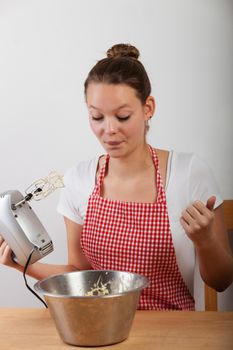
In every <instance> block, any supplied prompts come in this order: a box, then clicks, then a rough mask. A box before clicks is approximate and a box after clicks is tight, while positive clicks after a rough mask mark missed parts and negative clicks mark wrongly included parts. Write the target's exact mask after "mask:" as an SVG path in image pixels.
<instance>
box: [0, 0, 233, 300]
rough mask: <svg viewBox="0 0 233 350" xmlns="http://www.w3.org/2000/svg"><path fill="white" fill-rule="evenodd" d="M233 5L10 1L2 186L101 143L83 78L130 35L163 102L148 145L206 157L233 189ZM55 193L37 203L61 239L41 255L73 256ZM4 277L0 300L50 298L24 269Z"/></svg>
mask: <svg viewBox="0 0 233 350" xmlns="http://www.w3.org/2000/svg"><path fill="white" fill-rule="evenodd" d="M232 14H233V3H232V1H231V0H228V1H227V0H205V1H203V0H170V1H169V0H157V1H156V0H143V1H141V0H138V1H135V0H118V1H110V0H76V1H75V0H63V1H62V0H37V1H36V0H28V1H27V0H21V1H17V0H15V1H13V0H1V1H0V130H1V136H0V159H1V171H0V192H2V191H4V190H7V189H19V190H20V191H22V192H23V191H24V189H25V188H26V187H27V186H28V185H29V184H30V183H31V182H32V181H34V180H35V179H37V178H40V177H44V176H46V175H47V174H48V173H49V172H50V171H51V170H54V169H56V170H58V171H60V172H64V171H65V170H66V169H67V168H69V167H70V166H72V165H73V164H75V163H77V162H78V161H79V160H81V159H85V158H89V157H92V156H94V155H95V154H97V153H99V152H102V149H101V148H100V146H99V145H98V143H97V141H96V140H95V138H94V136H93V135H92V134H91V131H90V129H89V125H88V119H87V112H86V108H85V103H84V97H83V82H84V80H85V78H86V75H87V73H88V71H89V70H90V68H91V67H92V66H93V64H95V62H96V60H98V59H100V58H102V57H103V56H104V53H105V51H106V50H107V49H108V48H109V47H110V46H111V45H113V44H115V43H119V42H126V43H128V42H129V43H132V44H134V45H136V46H137V47H138V48H139V49H140V51H141V60H142V61H143V63H144V64H145V67H146V68H147V71H148V73H149V75H150V77H151V82H152V86H153V94H154V96H155V98H156V101H157V113H156V115H155V117H154V118H153V120H152V125H151V131H150V137H149V140H150V143H151V144H152V145H153V146H158V147H163V148H167V149H176V150H182V151H191V152H195V153H197V154H198V155H199V156H201V157H203V158H204V159H205V160H206V161H207V162H208V163H209V165H210V166H211V167H212V169H213V171H214V173H215V175H216V179H217V181H218V183H219V186H220V189H221V192H222V195H223V198H232V197H233V186H232V176H233V163H232V161H231V159H232V151H233V143H232V126H233V119H232V111H233V99H232V92H233V79H232V78H233V77H232V75H233V71H232V53H233V41H232V34H233V24H232V23H233V21H232ZM58 196H59V193H58V192H57V193H55V194H53V195H51V196H50V197H49V198H47V199H46V200H44V201H43V202H39V203H32V205H33V208H34V210H35V211H36V212H37V214H38V215H39V216H40V219H41V220H42V222H43V223H44V225H45V226H46V227H47V229H48V231H49V233H50V235H51V237H52V239H53V241H54V244H55V252H54V253H52V254H51V255H49V256H48V257H46V258H45V259H44V260H43V261H44V262H53V263H65V261H66V248H65V244H66V238H65V229H64V225H63V220H62V218H60V217H59V215H58V214H57V213H56V202H57V199H58ZM0 280H1V287H0V305H1V306H41V304H40V302H37V300H36V299H35V297H34V296H32V295H31V294H30V293H29V292H28V291H27V290H26V288H25V286H24V283H23V278H22V275H21V274H19V273H18V272H16V271H13V270H10V269H7V268H5V267H3V266H0ZM29 282H30V283H31V285H32V284H34V282H35V280H33V279H29ZM231 295H232V294H231Z"/></svg>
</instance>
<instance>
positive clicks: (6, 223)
mask: <svg viewBox="0 0 233 350" xmlns="http://www.w3.org/2000/svg"><path fill="white" fill-rule="evenodd" d="M63 186H64V185H63V178H62V176H61V175H59V174H58V173H57V172H51V173H50V174H49V175H48V176H47V177H46V178H44V179H39V180H37V181H34V182H33V183H32V184H31V185H30V186H29V187H28V188H27V189H26V191H25V193H26V195H25V196H23V195H22V193H21V192H19V191H17V190H10V191H5V192H3V193H1V194H0V235H1V236H2V237H3V238H4V240H5V241H6V242H7V244H8V245H9V246H10V248H11V249H12V251H13V259H14V260H16V261H17V263H18V264H20V265H22V266H25V265H26V263H30V264H32V263H34V262H36V261H37V260H39V259H41V258H43V257H44V256H46V255H47V254H49V253H50V252H52V251H53V243H52V240H51V238H50V237H49V234H48V233H47V231H46V229H45V228H44V226H43V225H42V223H41V222H40V220H39V218H38V217H37V215H36V214H35V212H34V211H33V209H32V208H31V206H30V205H29V204H28V202H29V201H30V200H31V199H34V200H36V201H38V200H41V199H43V198H45V197H47V196H48V195H49V194H50V193H52V192H54V191H55V190H56V189H57V188H59V187H63ZM32 252H33V254H32ZM30 254H31V256H30ZM29 256H30V261H29V262H28V258H29Z"/></svg>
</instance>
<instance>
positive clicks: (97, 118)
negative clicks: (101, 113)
mask: <svg viewBox="0 0 233 350" xmlns="http://www.w3.org/2000/svg"><path fill="white" fill-rule="evenodd" d="M103 118H104V117H93V116H91V119H92V120H96V121H100V120H103Z"/></svg>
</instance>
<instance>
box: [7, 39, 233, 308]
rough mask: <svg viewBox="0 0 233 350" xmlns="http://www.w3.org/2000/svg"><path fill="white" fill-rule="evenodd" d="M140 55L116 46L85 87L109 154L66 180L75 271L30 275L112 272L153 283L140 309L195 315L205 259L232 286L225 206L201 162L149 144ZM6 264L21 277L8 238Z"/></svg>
mask: <svg viewBox="0 0 233 350" xmlns="http://www.w3.org/2000/svg"><path fill="white" fill-rule="evenodd" d="M138 57H139V52H138V50H137V49H136V48H135V47H133V46H131V45H127V44H118V45H115V46H113V47H112V48H111V49H109V50H108V52H107V58H104V59H102V60H100V61H99V62H97V64H96V65H95V66H94V67H93V68H92V69H91V71H90V72H89V75H88V77H87V79H86V82H85V97H86V104H87V108H88V112H89V120H90V126H91V128H92V130H93V132H94V134H95V136H96V137H97V138H98V140H99V141H100V143H101V145H102V146H103V148H104V149H105V151H106V154H105V155H103V156H101V157H95V158H93V159H92V160H89V161H85V162H80V163H79V164H78V165H77V166H75V167H73V168H72V169H70V170H69V171H68V172H67V173H66V175H65V188H64V189H63V190H62V193H61V198H60V202H59V205H58V211H59V212H60V213H61V214H62V215H63V216H64V219H65V224H66V229H67V241H68V264H67V265H66V266H59V265H50V264H42V263H35V264H33V265H31V266H30V267H29V268H28V273H29V274H30V275H31V276H33V277H35V278H37V279H41V278H44V277H48V276H50V275H52V274H54V273H62V272H66V271H73V270H84V269H114V270H123V271H130V272H137V273H140V274H143V275H145V276H147V277H148V278H149V280H150V285H149V287H148V288H146V289H145V290H144V291H143V293H142V296H141V299H140V303H139V308H141V309H146V310H156V309H157V310H170V309H178V310H194V309H195V302H194V299H193V275H194V265H195V258H196V257H197V259H198V262H199V266H200V274H201V276H202V278H203V280H204V281H205V282H206V283H207V284H208V285H209V286H211V287H213V288H215V289H216V290H218V291H223V290H224V289H225V288H226V287H227V286H229V285H230V284H231V282H232V279H233V257H232V254H231V251H230V248H229V244H228V241H227V238H226V234H225V229H224V224H223V214H222V205H221V204H222V199H221V198H220V196H219V192H218V189H217V186H216V184H215V181H214V179H213V176H212V174H211V172H210V170H209V169H208V167H207V166H206V164H205V163H204V162H203V161H202V160H200V159H199V158H198V157H196V156H195V155H193V154H187V153H178V152H168V151H166V150H159V149H154V148H153V147H152V146H150V145H148V144H147V142H146V133H147V130H148V121H149V120H150V118H151V117H152V116H153V114H154V111H155V101H154V98H153V97H152V96H151V85H150V81H149V78H148V76H147V73H146V71H145V68H144V67H143V65H142V63H141V62H140V61H139V60H138ZM0 244H1V245H0V259H1V262H2V263H3V264H5V265H8V266H11V267H14V268H16V269H18V270H22V267H20V266H19V265H17V264H16V263H15V262H13V261H12V260H11V258H10V248H9V247H8V246H7V244H6V242H4V241H3V239H1V240H0Z"/></svg>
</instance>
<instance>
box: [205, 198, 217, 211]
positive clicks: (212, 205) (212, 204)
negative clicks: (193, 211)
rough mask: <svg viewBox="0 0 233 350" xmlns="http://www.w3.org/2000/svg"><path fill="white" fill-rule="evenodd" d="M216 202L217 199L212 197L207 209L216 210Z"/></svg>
mask: <svg viewBox="0 0 233 350" xmlns="http://www.w3.org/2000/svg"><path fill="white" fill-rule="evenodd" d="M215 202H216V197H215V196H212V197H210V198H209V199H208V200H207V203H206V208H207V209H209V210H211V211H212V210H213V209H214V205H215Z"/></svg>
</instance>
